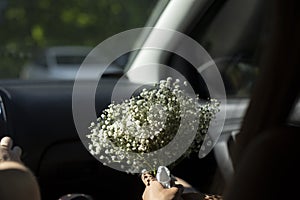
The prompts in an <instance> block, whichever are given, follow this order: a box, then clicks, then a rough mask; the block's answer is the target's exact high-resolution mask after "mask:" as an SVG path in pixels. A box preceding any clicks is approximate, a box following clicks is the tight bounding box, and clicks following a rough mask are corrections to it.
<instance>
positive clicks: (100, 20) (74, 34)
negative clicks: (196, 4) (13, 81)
mask: <svg viewBox="0 0 300 200" xmlns="http://www.w3.org/2000/svg"><path fill="white" fill-rule="evenodd" d="M0 1H1V2H0V3H1V4H0V12H1V13H0V78H2V79H3V78H16V77H18V76H19V72H20V70H21V68H22V66H23V65H24V63H25V62H26V61H27V60H28V59H30V57H31V53H32V52H33V51H34V50H36V49H37V48H43V47H47V46H55V45H89V46H96V45H98V44H99V43H100V42H101V41H103V40H105V39H106V38H108V37H109V36H112V35H114V34H117V33H119V32H121V31H125V30H127V29H132V28H137V27H142V26H144V25H145V23H146V20H147V18H148V17H149V15H150V13H151V10H152V9H153V7H154V5H155V3H156V1H157V0H126V1H124V0H64V1H63V0H56V1H52V0H0Z"/></svg>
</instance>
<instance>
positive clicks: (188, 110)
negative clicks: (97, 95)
mask: <svg viewBox="0 0 300 200" xmlns="http://www.w3.org/2000/svg"><path fill="white" fill-rule="evenodd" d="M183 85H184V86H187V83H186V82H184V83H183ZM218 111H219V102H218V101H217V100H216V99H210V100H208V101H205V102H203V101H200V100H199V98H198V97H195V98H192V97H190V96H189V95H186V94H185V91H184V90H183V89H181V88H180V80H179V79H176V80H175V81H173V83H172V78H171V77H169V78H167V79H166V80H161V81H160V82H159V84H155V85H154V86H153V87H152V88H150V89H149V88H148V89H146V88H144V89H143V90H142V91H141V93H140V94H139V95H138V96H134V97H131V98H130V99H128V100H125V101H123V102H121V103H119V104H116V103H112V104H110V105H109V106H108V107H107V108H106V109H104V110H103V112H102V114H101V115H100V117H99V118H98V119H97V121H96V122H91V124H90V127H89V130H90V133H89V134H88V135H87V138H89V140H90V142H89V145H88V147H89V151H90V153H91V154H92V155H94V156H97V157H98V158H99V159H100V160H101V161H102V162H103V163H105V164H107V165H109V164H111V163H121V165H122V169H123V168H125V166H127V168H126V169H127V172H128V173H131V172H133V171H142V169H144V168H145V167H144V166H145V163H147V161H146V160H144V159H143V154H144V153H152V152H155V151H156V150H158V149H161V148H163V147H164V146H165V145H167V144H168V143H169V142H170V141H172V139H173V138H174V137H175V135H176V134H177V131H178V129H179V126H180V125H182V126H184V127H185V128H186V129H189V128H192V127H194V126H191V124H197V125H198V126H197V133H196V136H195V138H194V140H193V142H192V144H191V146H190V148H189V149H188V150H187V151H186V152H185V154H184V155H183V156H188V155H189V154H190V153H191V152H193V151H199V149H200V148H201V144H202V142H203V139H204V136H205V135H206V133H207V131H208V127H209V124H210V121H211V120H212V119H213V118H214V117H215V115H216V113H217V112H218ZM187 116H189V117H190V116H194V118H193V117H192V119H191V120H185V122H186V124H180V123H181V119H182V118H186V117H187ZM195 120H196V121H195ZM184 130H185V129H184ZM175 145H180V144H175ZM130 153H138V154H140V155H141V156H140V157H139V158H137V157H132V156H131V154H130ZM165 154H166V156H171V154H172V152H166V153H165ZM159 162H160V161H159V160H157V161H154V163H147V165H148V166H149V170H153V169H155V168H156V166H157V165H158V164H159ZM128 166H130V167H129V168H128Z"/></svg>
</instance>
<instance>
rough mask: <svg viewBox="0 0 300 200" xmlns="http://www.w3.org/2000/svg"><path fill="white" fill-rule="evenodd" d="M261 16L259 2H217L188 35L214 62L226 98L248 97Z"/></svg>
mask: <svg viewBox="0 0 300 200" xmlns="http://www.w3.org/2000/svg"><path fill="white" fill-rule="evenodd" d="M241 8H243V9H241ZM213 12H215V13H217V14H215V15H214V14H212V13H213ZM262 14H263V13H262V3H261V2H260V1H258V0H246V1H239V0H229V1H223V3H222V5H220V2H219V4H216V5H214V4H213V5H212V6H211V8H209V9H208V12H207V14H206V16H204V17H203V18H201V20H200V21H199V22H198V24H197V25H196V28H195V29H194V30H193V31H192V33H191V36H192V37H193V38H194V39H195V40H197V41H198V42H199V43H200V44H201V45H202V46H203V47H204V48H205V49H206V51H207V52H208V53H209V54H210V56H211V57H212V58H213V59H214V61H215V63H216V65H217V67H218V68H219V71H220V73H221V75H222V78H223V81H224V85H225V89H226V93H227V96H228V97H229V98H244V97H249V95H250V94H251V89H252V86H253V84H254V82H255V79H256V77H257V75H258V73H259V69H258V62H259V56H258V55H259V53H260V49H261V46H260V44H261V39H262V38H261V37H260V36H261V34H260V33H261V31H262V30H261V27H262V22H263V19H262ZM203 30H204V31H203Z"/></svg>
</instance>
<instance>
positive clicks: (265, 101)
mask: <svg viewBox="0 0 300 200" xmlns="http://www.w3.org/2000/svg"><path fill="white" fill-rule="evenodd" d="M176 2H177V3H178V1H165V2H160V1H159V2H158V4H157V8H156V9H157V10H159V12H156V13H154V14H153V16H152V18H151V17H150V19H149V21H148V26H150V24H151V23H152V25H151V26H154V27H156V26H157V27H159V28H162V27H163V28H164V27H165V26H164V24H166V23H168V22H169V21H168V20H170V19H165V18H167V16H169V15H170V16H172V15H171V14H172V13H171V11H170V9H171V8H170V7H172V6H174V8H175V6H180V5H181V4H184V3H183V1H182V2H181V3H178V5H175V4H176ZM184 2H185V1H184ZM188 2H189V4H190V7H187V8H189V9H191V7H193V9H191V10H192V11H193V12H191V11H190V10H187V11H186V15H187V16H184V15H183V14H182V15H183V16H182V17H181V18H180V17H178V22H177V23H178V24H176V23H175V22H174V23H169V24H167V26H166V27H165V28H170V27H171V28H174V27H176V28H175V30H177V31H180V32H182V33H184V34H186V35H188V36H189V37H191V38H193V39H194V40H195V41H197V42H198V43H200V44H201V45H202V46H203V47H204V48H205V49H206V51H207V52H208V53H209V54H210V56H211V57H212V59H213V60H214V61H215V63H216V65H217V66H218V69H219V71H220V73H221V75H222V78H223V81H224V85H225V89H226V95H227V103H228V105H227V109H228V110H227V115H226V119H225V124H224V127H223V131H222V134H221V136H220V137H219V139H218V142H217V144H216V145H215V147H214V149H213V150H212V151H211V152H210V153H209V154H208V155H207V156H205V157H204V158H201V159H199V157H198V154H196V153H195V154H192V155H190V157H188V158H185V159H184V160H182V161H181V162H180V163H179V164H178V165H176V166H175V167H174V168H172V169H171V172H172V174H174V175H175V176H178V177H180V178H182V179H184V180H186V181H187V182H189V183H190V184H191V185H192V186H193V187H194V188H195V189H197V190H198V191H200V192H202V193H208V194H222V195H223V194H224V199H231V200H234V199H246V200H247V199H288V198H297V197H295V196H294V195H297V186H298V184H292V182H291V181H292V180H294V181H296V182H297V180H298V179H299V178H300V176H299V175H300V174H299V172H298V169H299V168H300V166H299V164H298V163H299V154H298V153H299V148H298V140H299V137H300V136H299V124H300V119H299V116H300V115H299V114H300V113H299V110H300V109H299V104H297V102H298V98H299V87H298V86H299V85H300V84H299V78H298V77H297V76H298V75H299V74H300V73H299V67H298V66H299V64H300V63H299V59H298V58H299V55H298V54H299V52H300V51H299V49H298V48H299V46H300V44H299V42H300V40H299V37H298V36H299V34H300V33H299V30H300V29H299V26H298V24H296V20H295V19H298V18H299V14H298V13H299V12H297V6H296V4H297V3H296V1H292V2H285V1H280V0H276V1H274V2H271V1H266V2H262V1H259V0H244V1H239V0H218V1H201V3H199V2H200V0H199V1H198V2H197V3H195V5H194V4H193V3H191V2H194V1H188ZM268 3H270V7H269V4H268ZM159 6H160V7H159ZM181 6H182V5H181ZM182 10H183V11H184V7H182ZM174 12H175V13H176V11H173V18H174ZM154 16H156V18H155V17H154ZM178 16H180V13H178ZM268 17H270V18H271V20H269V18H268ZM164 20H166V21H164ZM274 21H275V22H278V23H275V25H274V24H273V22H274ZM146 25H147V24H146ZM296 25H297V26H296ZM172 26H174V27H172ZM144 37H149V35H143V36H142V37H141V38H142V40H143V39H144ZM174 46H175V47H174V48H176V45H174ZM265 52H267V53H268V54H264V53H265ZM143 53H144V52H143V51H141V50H137V51H135V52H130V56H131V57H130V59H132V60H130V59H128V60H126V61H128V62H127V65H126V66H125V67H126V68H129V67H130V65H132V63H134V64H138V63H141V62H143V60H141V59H142V58H143ZM146 53H147V52H146ZM152 53H153V52H152ZM148 54H149V52H148ZM154 54H155V55H156V57H155V58H154V57H153V59H154V61H155V62H158V63H163V64H164V65H167V66H171V67H172V68H173V69H175V70H177V71H179V72H180V73H181V74H183V75H184V76H185V77H186V78H187V80H189V82H190V83H191V84H192V86H193V88H194V90H195V91H196V92H197V93H198V94H199V96H200V97H201V98H203V99H205V98H208V97H209V94H208V92H207V88H206V86H205V83H204V82H203V79H202V78H201V76H200V75H199V74H197V70H196V69H195V68H194V67H193V66H192V65H191V63H189V62H188V61H187V60H186V59H185V58H182V57H180V56H179V55H176V54H174V53H171V52H168V51H157V52H155V53H154ZM157 55H158V56H157ZM144 56H145V55H144ZM151 56H153V55H150V56H149V59H150V60H151ZM262 58H264V59H262ZM130 61H131V62H130ZM126 68H125V69H126ZM124 71H126V70H124ZM149 77H150V75H148V74H144V77H137V78H138V79H140V78H142V79H145V80H146V79H147V78H149ZM160 77H163V76H162V74H159V73H158V74H157V77H155V78H156V79H157V78H158V79H159V78H160ZM119 78H120V74H118V75H117V76H104V77H103V78H102V79H101V80H100V81H99V83H98V84H99V87H98V88H97V92H96V95H95V107H96V108H95V109H96V110H97V114H99V115H100V114H101V111H102V110H103V109H105V108H106V107H107V106H108V105H109V104H110V102H111V96H112V91H113V89H114V86H115V85H116V83H117V81H118V79H119ZM150 78H151V77H150ZM134 79H135V77H128V81H127V82H126V83H124V84H121V85H120V86H119V87H121V90H123V91H126V89H128V87H130V86H131V85H132V84H134ZM74 81H75V80H19V79H18V80H7V79H1V80H0V137H1V138H2V137H3V136H6V135H9V136H10V137H12V138H13V140H14V143H15V145H19V146H20V147H22V149H23V153H22V157H21V159H22V161H23V162H24V164H25V165H26V166H28V167H29V168H30V169H31V170H32V171H33V173H34V174H35V176H36V177H37V180H38V182H39V185H40V189H41V194H42V199H43V200H56V199H59V198H60V197H61V196H63V195H66V194H79V193H80V194H86V195H89V196H91V197H92V199H93V200H98V199H104V198H108V197H109V198H110V199H124V200H126V199H128V200H129V199H131V200H132V199H141V196H142V194H143V191H144V187H145V186H144V184H143V182H142V181H141V179H140V175H139V174H134V175H133V174H126V173H124V172H122V171H118V170H115V169H112V168H110V167H107V166H104V165H103V164H102V163H100V162H99V161H98V160H97V159H95V157H93V156H92V155H91V154H90V153H89V151H88V150H87V149H86V147H85V146H84V145H83V143H82V141H81V139H80V137H79V135H78V133H77V130H76V127H75V125H74V120H73V114H72V112H73V110H72V94H73V86H74ZM131 81H132V82H131ZM87 86H88V85H87ZM83 94H84V93H83ZM297 108H298V109H297Z"/></svg>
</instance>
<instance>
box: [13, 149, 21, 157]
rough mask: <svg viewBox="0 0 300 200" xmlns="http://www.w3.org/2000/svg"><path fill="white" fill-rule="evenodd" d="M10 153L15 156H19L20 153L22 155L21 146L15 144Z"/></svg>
mask: <svg viewBox="0 0 300 200" xmlns="http://www.w3.org/2000/svg"><path fill="white" fill-rule="evenodd" d="M12 153H13V154H14V155H15V156H17V157H19V158H20V157H21V155H22V149H21V147H19V146H15V147H14V148H13V149H12Z"/></svg>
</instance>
